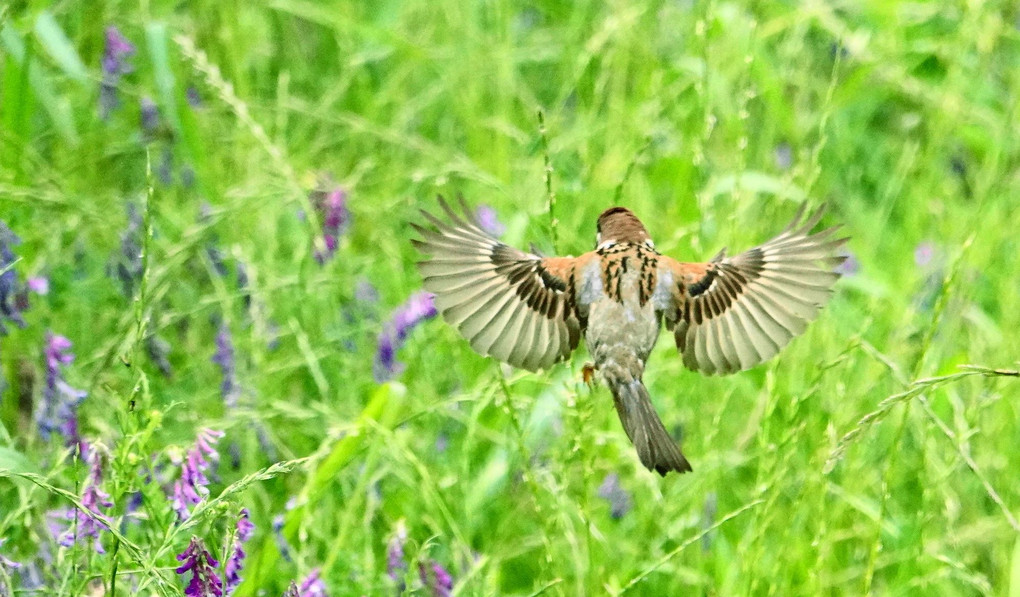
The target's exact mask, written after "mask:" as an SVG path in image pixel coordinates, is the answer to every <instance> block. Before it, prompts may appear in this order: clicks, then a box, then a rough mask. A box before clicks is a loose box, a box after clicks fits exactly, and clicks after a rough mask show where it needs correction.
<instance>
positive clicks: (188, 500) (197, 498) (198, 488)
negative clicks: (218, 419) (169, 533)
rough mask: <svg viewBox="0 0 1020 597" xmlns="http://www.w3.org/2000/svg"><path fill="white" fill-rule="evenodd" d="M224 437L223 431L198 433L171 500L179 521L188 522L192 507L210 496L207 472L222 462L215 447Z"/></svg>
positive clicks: (202, 431) (182, 466)
mask: <svg viewBox="0 0 1020 597" xmlns="http://www.w3.org/2000/svg"><path fill="white" fill-rule="evenodd" d="M221 437H223V432H222V431H216V430H213V429H203V430H201V431H199V432H198V437H197V438H196V439H195V445H194V446H192V448H191V449H190V450H188V454H187V456H186V457H185V459H184V463H183V464H182V465H181V477H180V479H178V480H176V481H174V489H173V499H172V500H171V503H172V506H173V509H174V512H176V513H177V518H178V520H182V521H183V520H186V519H187V518H188V517H189V516H190V515H191V511H190V509H189V508H190V506H194V505H196V504H199V503H201V501H202V498H204V497H205V496H207V495H209V488H208V487H207V486H208V485H209V479H208V478H207V477H206V476H205V471H207V470H209V467H210V466H213V465H215V464H216V463H217V462H219V460H220V455H219V453H218V452H216V448H215V447H214V446H215V444H216V441H217V440H218V439H219V438H221Z"/></svg>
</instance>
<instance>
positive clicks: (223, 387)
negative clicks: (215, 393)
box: [212, 323, 241, 408]
mask: <svg viewBox="0 0 1020 597" xmlns="http://www.w3.org/2000/svg"><path fill="white" fill-rule="evenodd" d="M212 362H213V363H216V365H218V366H219V368H220V372H221V373H222V374H223V381H221V382H220V395H221V396H223V402H224V403H225V404H226V405H227V408H236V407H237V403H238V399H239V398H240V395H241V392H240V389H239V388H238V385H237V367H236V366H235V362H234V341H233V339H232V338H231V337H230V328H229V327H227V324H226V323H220V329H219V331H218V332H217V333H216V352H215V353H214V354H213V356H212Z"/></svg>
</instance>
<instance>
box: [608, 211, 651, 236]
mask: <svg viewBox="0 0 1020 597" xmlns="http://www.w3.org/2000/svg"><path fill="white" fill-rule="evenodd" d="M596 228H597V230H598V233H599V236H598V238H599V241H598V242H599V243H604V242H606V241H615V242H618V243H634V244H639V243H643V242H645V241H647V240H649V238H650V237H649V236H648V230H646V229H645V225H644V224H642V223H641V220H639V219H637V216H635V215H634V212H632V211H630V210H629V209H627V208H626V207H610V208H609V209H607V210H606V211H604V212H602V215H600V216H599V220H598V223H597V224H596Z"/></svg>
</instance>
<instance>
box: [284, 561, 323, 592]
mask: <svg viewBox="0 0 1020 597" xmlns="http://www.w3.org/2000/svg"><path fill="white" fill-rule="evenodd" d="M283 597H326V583H324V582H322V578H320V577H319V569H318V568H314V569H313V570H312V571H311V572H309V573H308V576H306V577H305V578H304V579H302V580H301V582H300V583H298V582H294V581H291V583H290V586H289V587H287V591H286V592H285V593H284V594H283Z"/></svg>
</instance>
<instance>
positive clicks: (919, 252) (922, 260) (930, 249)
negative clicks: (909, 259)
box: [914, 241, 936, 267]
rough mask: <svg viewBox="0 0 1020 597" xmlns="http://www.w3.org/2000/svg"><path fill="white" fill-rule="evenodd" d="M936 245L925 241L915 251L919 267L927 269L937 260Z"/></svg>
mask: <svg viewBox="0 0 1020 597" xmlns="http://www.w3.org/2000/svg"><path fill="white" fill-rule="evenodd" d="M935 257H936V250H935V245H934V244H932V243H931V242H930V241H924V242H922V243H921V244H919V245H917V248H915V249H914V263H915V264H917V266H918V267H927V266H929V265H931V263H932V262H933V261H934V260H935Z"/></svg>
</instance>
